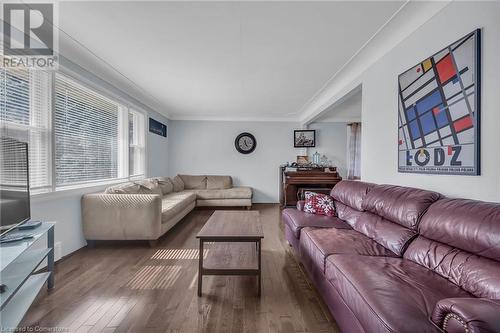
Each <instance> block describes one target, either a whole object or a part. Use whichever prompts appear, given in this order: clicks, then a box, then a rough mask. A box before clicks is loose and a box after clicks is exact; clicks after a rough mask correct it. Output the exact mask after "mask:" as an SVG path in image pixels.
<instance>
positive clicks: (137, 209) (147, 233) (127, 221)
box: [82, 193, 161, 240]
mask: <svg viewBox="0 0 500 333" xmlns="http://www.w3.org/2000/svg"><path fill="white" fill-rule="evenodd" d="M82 225H83V234H84V236H85V238H86V239H87V240H134V239H137V240H139V239H148V240H154V239H158V237H160V236H161V196H160V195H157V194H105V193H96V194H86V195H84V196H82Z"/></svg>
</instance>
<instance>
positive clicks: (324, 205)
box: [304, 191, 335, 216]
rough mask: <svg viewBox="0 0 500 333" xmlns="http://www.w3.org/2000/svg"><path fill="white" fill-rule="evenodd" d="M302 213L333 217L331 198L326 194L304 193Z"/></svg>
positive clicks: (333, 209)
mask: <svg viewBox="0 0 500 333" xmlns="http://www.w3.org/2000/svg"><path fill="white" fill-rule="evenodd" d="M305 198H306V202H305V204H304V212H306V213H312V214H317V215H326V216H335V206H334V205H333V198H332V197H331V196H329V195H326V194H321V193H315V192H309V191H306V193H305Z"/></svg>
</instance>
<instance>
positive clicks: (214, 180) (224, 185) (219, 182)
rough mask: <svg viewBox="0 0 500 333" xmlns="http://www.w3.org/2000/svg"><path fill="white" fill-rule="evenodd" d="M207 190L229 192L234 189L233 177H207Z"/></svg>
mask: <svg viewBox="0 0 500 333" xmlns="http://www.w3.org/2000/svg"><path fill="white" fill-rule="evenodd" d="M206 177H207V190H227V189H230V188H232V187H233V178H231V176H206Z"/></svg>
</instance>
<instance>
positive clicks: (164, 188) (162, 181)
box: [156, 177, 174, 195]
mask: <svg viewBox="0 0 500 333" xmlns="http://www.w3.org/2000/svg"><path fill="white" fill-rule="evenodd" d="M156 179H157V180H158V185H159V186H160V189H161V193H162V194H163V195H166V194H169V193H172V191H173V190H174V183H173V182H172V179H170V178H168V177H158V178H156Z"/></svg>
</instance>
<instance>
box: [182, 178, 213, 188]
mask: <svg viewBox="0 0 500 333" xmlns="http://www.w3.org/2000/svg"><path fill="white" fill-rule="evenodd" d="M178 176H179V177H180V178H181V179H182V181H183V182H184V189H185V190H205V189H206V188H207V176H193V175H178Z"/></svg>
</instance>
